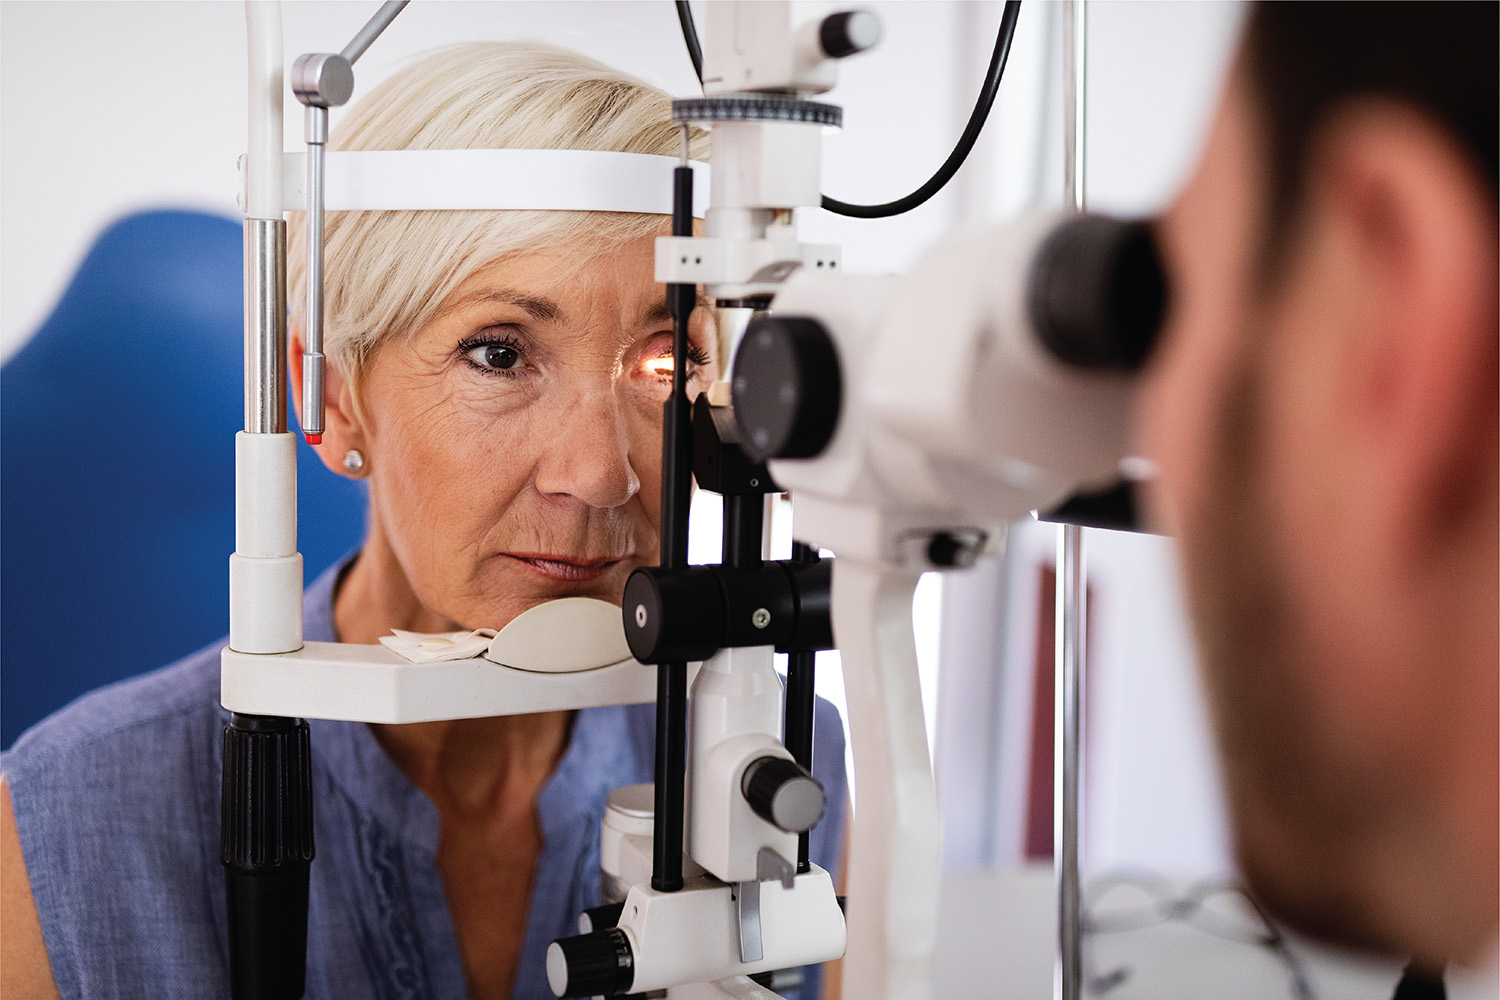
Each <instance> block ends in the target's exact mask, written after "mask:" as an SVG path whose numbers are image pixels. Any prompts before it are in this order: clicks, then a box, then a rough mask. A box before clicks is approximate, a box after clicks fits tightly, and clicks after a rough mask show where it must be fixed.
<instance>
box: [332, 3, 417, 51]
mask: <svg viewBox="0 0 1500 1000" xmlns="http://www.w3.org/2000/svg"><path fill="white" fill-rule="evenodd" d="M406 4H407V0H389V2H388V3H384V4H381V5H380V9H379V10H377V11H376V12H375V16H374V17H372V18H370V20H369V21H368V22H366V24H365V26H364V27H363V28H360V29H359V34H357V35H355V36H354V37H353V38H352V39H350V41H349V44H348V45H345V46H344V51H343V52H340V53H339V55H341V56H343V57H344V58H345V59H347V60H349V64H350V65H351V66H352V65H353V64H354V63H356V62H358V61H359V57H360V56H362V55H364V54H365V49H368V48H369V47H370V43H372V42H374V41H375V39H377V38H379V37H380V33H381V32H382V31H384V30H385V29H386V28H387V27H388V26H389V25H390V23H391V22H392V21H394V20H395V19H396V15H397V14H399V13H401V8H402V7H405V6H406Z"/></svg>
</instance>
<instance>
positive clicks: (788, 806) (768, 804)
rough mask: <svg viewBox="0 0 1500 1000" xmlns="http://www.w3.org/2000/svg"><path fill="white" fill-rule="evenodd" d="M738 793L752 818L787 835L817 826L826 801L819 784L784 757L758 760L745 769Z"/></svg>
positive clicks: (800, 766)
mask: <svg viewBox="0 0 1500 1000" xmlns="http://www.w3.org/2000/svg"><path fill="white" fill-rule="evenodd" d="M740 791H741V792H743V793H744V795H745V801H746V802H748V803H750V808H751V809H753V810H755V815H757V816H759V817H760V818H761V819H763V820H765V821H766V822H767V823H770V824H771V825H772V826H775V827H776V828H777V829H780V830H785V831H786V832H787V833H803V832H805V831H807V830H811V829H812V828H813V827H815V826H817V825H818V821H819V820H820V819H822V818H823V809H824V807H825V806H827V804H828V797H827V795H825V794H824V792H823V783H822V782H820V781H819V780H818V779H817V778H814V777H813V776H812V775H810V774H808V773H807V771H805V770H803V768H802V765H800V764H798V763H797V762H796V761H794V760H788V759H787V758H785V757H770V756H767V757H760V758H757V759H756V760H753V761H751V762H750V765H749V766H748V767H746V768H745V776H744V777H743V778H741V779H740Z"/></svg>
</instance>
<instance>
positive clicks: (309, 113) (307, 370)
mask: <svg viewBox="0 0 1500 1000" xmlns="http://www.w3.org/2000/svg"><path fill="white" fill-rule="evenodd" d="M306 119H307V134H306V138H307V329H306V330H305V331H304V337H305V343H304V344H303V347H304V348H305V349H306V350H305V353H304V354H303V355H302V431H303V433H304V434H307V435H308V436H309V437H317V436H319V435H321V434H322V433H323V377H324V371H325V364H326V360H325V358H324V355H323V150H324V147H325V146H326V144H327V142H328V109H327V108H324V107H318V106H317V105H308V107H307V108H306Z"/></svg>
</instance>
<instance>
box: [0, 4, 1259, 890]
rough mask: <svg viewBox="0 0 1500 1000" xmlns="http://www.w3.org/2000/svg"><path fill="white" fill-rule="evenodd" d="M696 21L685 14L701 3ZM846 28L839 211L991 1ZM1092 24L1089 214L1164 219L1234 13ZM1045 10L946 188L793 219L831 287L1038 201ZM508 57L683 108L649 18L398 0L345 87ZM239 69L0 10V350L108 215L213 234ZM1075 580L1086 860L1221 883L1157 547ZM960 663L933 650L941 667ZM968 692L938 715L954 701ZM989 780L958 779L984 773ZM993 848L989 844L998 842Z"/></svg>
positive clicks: (931, 132)
mask: <svg viewBox="0 0 1500 1000" xmlns="http://www.w3.org/2000/svg"><path fill="white" fill-rule="evenodd" d="M376 6H377V4H376V3H375V2H374V0H369V2H357V3H356V2H321V0H305V2H291V3H287V4H286V5H285V7H284V19H285V30H286V45H285V51H286V54H287V58H288V59H289V60H290V59H291V58H292V57H294V56H295V55H296V54H298V53H300V52H304V51H324V50H329V49H333V50H337V49H338V48H341V47H342V46H343V44H344V43H345V42H346V41H347V40H348V38H349V37H350V36H351V35H352V34H353V33H354V31H355V30H356V29H357V28H358V27H359V26H360V25H361V24H362V23H363V22H364V20H365V19H366V18H367V17H368V15H369V14H370V13H372V12H373V11H374V9H375V7H376ZM695 6H698V7H699V10H700V15H701V4H695ZM863 6H868V7H872V8H874V9H875V10H876V11H878V12H879V13H880V14H881V16H882V17H883V18H884V19H885V23H886V39H885V42H884V43H883V44H882V46H881V48H880V49H879V50H878V51H876V52H874V53H871V54H868V55H866V56H862V57H860V58H858V59H854V60H850V61H849V62H848V63H846V64H845V66H844V67H843V70H842V82H841V84H840V86H839V88H838V90H836V91H835V92H834V93H833V94H832V95H830V96H829V99H831V100H833V101H835V102H838V103H842V104H843V105H844V106H845V123H846V125H845V129H844V131H843V132H842V133H841V134H839V135H837V136H834V137H831V138H830V139H829V141H828V143H827V152H826V161H825V173H824V180H825V185H824V186H825V190H826V191H827V192H828V193H830V194H832V195H835V196H837V197H840V198H842V199H844V200H846V201H857V200H886V199H889V198H892V197H895V196H897V195H900V194H904V193H906V192H907V191H909V190H911V189H912V188H914V187H915V186H916V185H917V184H918V183H920V182H921V181H922V180H924V179H925V178H926V177H927V176H928V174H929V173H930V172H931V171H932V170H933V169H934V168H935V167H936V166H937V164H938V163H939V162H941V160H942V159H943V157H944V156H945V155H946V154H947V152H948V149H949V147H950V145H951V143H952V141H953V139H954V138H955V137H956V136H957V135H958V133H959V131H960V129H961V128H962V125H963V122H964V121H965V119H966V118H967V116H968V113H969V110H970V106H971V105H972V101H973V96H974V94H975V92H976V91H977V87H978V81H979V78H980V75H981V74H982V71H983V68H984V65H985V63H986V62H987V60H988V56H989V51H990V47H991V45H992V44H993V38H994V32H995V28H996V25H997V24H998V22H999V16H1000V3H999V2H998V0H974V2H968V3H957V4H949V3H939V2H873V3H865V4H863ZM1089 9H1090V12H1091V13H1090V18H1091V33H1090V61H1089V72H1090V81H1089V82H1090V90H1089V95H1090V110H1089V133H1088V142H1089V157H1090V159H1089V168H1088V173H1087V183H1088V188H1089V192H1090V198H1091V203H1092V204H1093V205H1094V206H1095V207H1098V208H1103V209H1111V210H1118V211H1129V212H1145V211H1150V210H1152V209H1154V208H1156V207H1157V206H1159V205H1161V204H1162V203H1163V202H1164V201H1165V200H1166V199H1167V197H1168V196H1169V195H1170V193H1171V191H1172V190H1173V189H1174V188H1175V186H1176V185H1177V183H1178V182H1179V180H1180V178H1181V176H1182V175H1183V174H1184V172H1185V171H1186V169H1187V167H1188V166H1189V164H1190V163H1191V160H1192V158H1193V156H1194V154H1195V151H1196V148H1197V145H1198V143H1199V142H1200V140H1201V134H1202V129H1203V125H1204V121H1205V116H1206V114H1207V111H1208V109H1209V107H1210V105H1211V103H1212V100H1213V98H1214V96H1215V91H1216V89H1217V86H1218V78H1219V76H1220V74H1221V73H1222V69H1223V66H1224V64H1225V61H1226V58H1227V54H1228V50H1229V45H1230V43H1231V40H1232V36H1233V32H1234V30H1235V26H1236V23H1237V20H1238V17H1239V10H1238V8H1237V6H1235V5H1233V4H1224V3H1142V2H1133V0H1132V2H1125V0H1120V2H1106V0H1099V2H1095V3H1093V4H1091V5H1090V8H1089ZM1056 13H1057V8H1056V5H1055V4H1049V3H1045V2H1040V0H1030V2H1028V3H1027V4H1026V5H1025V7H1024V8H1023V11H1022V15H1021V20H1020V27H1019V30H1018V33H1017V38H1016V41H1015V46H1014V49H1013V51H1012V55H1011V60H1010V65H1009V68H1008V69H1007V74H1006V80H1005V83H1004V85H1003V86H1002V88H1001V94H1000V99H999V101H998V104H997V108H996V111H995V114H994V116H993V118H992V121H991V124H990V127H989V129H988V130H987V133H986V137H985V139H984V140H982V141H981V143H980V146H979V148H978V149H977V150H976V151H975V154H974V157H973V158H972V160H971V163H970V165H969V166H968V167H966V168H965V169H964V170H963V171H962V172H960V174H959V176H958V178H957V179H956V180H955V182H954V183H953V184H952V185H951V186H950V189H949V190H948V191H945V192H944V193H943V194H941V195H939V196H938V197H937V198H936V199H934V200H933V201H932V202H930V203H929V204H928V205H926V206H924V207H923V208H921V209H919V210H917V211H916V212H913V213H911V214H910V215H907V216H904V217H901V218H898V219H892V220H883V221H872V222H861V221H851V220H843V219H837V218H833V217H831V216H828V215H826V214H824V213H821V212H805V213H803V218H802V220H801V225H802V227H803V231H804V234H805V238H807V239H810V240H828V241H833V242H839V243H842V244H843V246H844V254H845V266H846V270H853V271H855V272H867V273H868V272H883V271H899V270H901V269H903V268H905V267H907V266H909V264H910V263H911V262H912V260H913V259H914V258H915V257H916V256H917V255H918V254H919V253H921V252H922V251H923V250H924V249H926V248H927V247H928V246H930V245H931V244H932V243H933V242H935V241H936V240H937V239H939V238H940V237H941V235H942V234H943V233H945V232H948V231H951V230H953V229H955V228H963V227H969V226H974V225H980V224H983V223H987V222H995V221H1000V220H1003V219H1006V218H1009V217H1012V216H1014V215H1015V214H1016V213H1017V212H1018V211H1020V210H1021V209H1022V208H1024V207H1025V206H1027V205H1029V204H1034V203H1037V202H1038V200H1039V199H1049V198H1050V199H1053V200H1055V199H1056V197H1057V191H1058V190H1059V189H1060V184H1059V176H1060V169H1059V167H1058V166H1057V165H1058V163H1059V156H1058V150H1059V140H1058V135H1059V129H1058V113H1057V109H1058V101H1059V94H1058V88H1057V86H1056V85H1055V84H1056V78H1055V73H1056V47H1057V32H1056V30H1055V16H1056ZM700 20H701V16H700ZM528 37H531V38H542V39H546V40H549V41H554V42H558V43H561V44H564V45H569V46H572V47H574V48H577V49H579V50H581V51H584V52H586V53H588V54H590V55H593V56H595V57H597V58H600V59H602V60H604V61H606V62H610V63H612V64H615V65H617V66H620V67H621V68H623V69H626V70H628V71H631V72H634V73H636V74H638V75H640V76H643V77H645V78H647V79H648V80H651V81H653V82H655V83H657V84H659V85H660V86H662V87H664V88H665V89H667V90H668V91H671V92H673V93H679V94H684V95H686V94H691V93H693V92H694V90H695V86H696V81H695V80H694V78H693V75H692V71H691V68H690V66H689V63H688V61H687V58H686V56H685V54H684V51H683V48H682V44H681V40H680V36H679V34H678V29H677V24H676V18H675V15H674V13H673V11H672V7H671V5H670V4H668V3H667V2H666V0H651V2H634V0H622V2H607V3H596V2H571V3H560V2H554V3H519V2H505V3H473V2H448V0H416V2H415V3H413V4H411V5H410V6H409V7H408V8H407V9H406V11H405V12H404V13H402V15H401V16H400V17H399V18H398V19H397V21H396V23H395V25H394V26H393V27H392V28H391V29H390V31H389V32H388V33H387V34H386V36H385V37H383V38H382V39H381V40H380V41H378V42H377V43H376V44H375V46H374V47H372V48H371V49H370V51H369V52H368V53H367V54H366V55H365V57H364V58H363V59H362V60H361V61H360V63H359V64H358V66H357V83H358V86H359V87H360V88H361V89H362V88H365V87H368V86H370V85H371V84H372V83H373V82H375V81H376V80H378V79H380V78H382V77H384V76H385V75H387V74H388V73H390V72H391V71H392V70H393V69H395V68H396V67H398V66H399V65H400V64H401V62H402V61H403V60H405V59H407V58H409V57H410V56H411V55H412V54H414V53H416V52H420V51H422V50H425V49H428V48H432V47H434V46H436V45H441V44H445V43H449V42H457V41H462V40H468V39H474V38H528ZM244 55H245V43H244V21H243V9H242V7H241V5H240V4H239V3H237V2H231V0H198V2H194V3H182V2H157V0H124V2H75V3H54V2H25V0H7V2H4V3H0V354H4V355H8V354H9V353H10V352H12V351H13V350H14V349H15V348H16V346H18V345H19V344H20V343H22V342H24V339H25V337H26V336H27V335H28V334H29V333H30V332H31V331H32V330H33V329H34V328H35V327H36V326H37V325H38V324H39V323H40V322H41V320H42V319H43V318H44V317H45V315H46V314H47V312H48V311H49V310H50V309H51V307H52V305H53V304H54V303H55V301H56V299H57V297H58V295H59V294H60V293H61V291H62V288H63V286H64V283H65V282H66V280H67V278H68V276H69V275H70V274H71V271H72V269H73V267H74V266H76V264H77V262H78V261H79V259H80V258H81V256H82V254H83V253H84V251H85V250H86V249H87V247H88V245H89V244H90V242H91V241H92V239H93V238H94V236H95V235H96V234H97V233H98V231H99V230H100V229H102V227H104V226H105V225H106V224H107V223H108V222H109V221H110V220H111V219H113V218H115V217H117V216H118V215H120V214H122V213H124V212H128V211H130V210H133V209H136V208H141V207H146V206H159V205H177V206H192V207H199V208H205V209H209V210H212V211H218V212H222V213H224V214H225V215H229V216H232V215H234V193H235V185H236V173H235V159H236V157H237V156H238V155H239V153H240V152H241V151H242V150H243V147H244V105H245V86H244V80H243V75H244V67H243V64H244ZM288 107H289V111H288V114H287V126H286V127H287V137H286V140H287V145H288V148H295V147H296V145H297V144H298V143H299V142H300V132H301V120H300V119H301V115H300V109H299V108H297V106H296V104H295V101H294V100H293V99H292V98H291V97H290V95H288ZM337 114H338V113H337V112H335V117H334V121H335V125H336V124H337V120H338V117H337ZM105 334H106V335H107V331H105ZM1048 530H1050V529H1043V528H1023V529H1022V532H1021V537H1024V538H1026V539H1028V541H1027V542H1026V543H1025V544H1027V545H1030V546H1031V547H1030V548H1025V547H1024V545H1021V546H1018V548H1017V552H1018V553H1020V552H1022V551H1023V549H1024V551H1025V552H1027V553H1030V555H1029V556H1027V558H1033V557H1034V558H1037V559H1041V558H1045V549H1046V544H1045V543H1046V539H1045V537H1043V536H1036V537H1033V534H1034V532H1043V533H1045V532H1046V531H1048ZM1038 538H1040V541H1038ZM1017 558H1020V556H1019V555H1018V556H1017ZM1090 558H1091V564H1092V566H1093V570H1094V574H1095V588H1096V591H1097V592H1098V593H1099V595H1100V596H1099V603H1098V608H1099V613H1100V615H1101V621H1100V625H1099V633H1098V638H1099V640H1100V641H1099V642H1098V643H1097V644H1096V647H1095V650H1096V656H1097V659H1098V661H1099V674H1098V676H1099V677H1100V678H1101V679H1102V680H1101V689H1100V690H1099V692H1098V696H1097V704H1096V705H1094V706H1093V710H1094V715H1095V725H1096V730H1095V736H1096V742H1095V747H1094V757H1095V760H1096V762H1099V761H1102V763H1097V765H1096V767H1095V770H1094V772H1093V774H1092V776H1091V786H1090V808H1091V812H1090V816H1091V821H1090V822H1091V825H1090V839H1089V844H1090V850H1091V851H1092V854H1091V857H1092V859H1093V860H1094V861H1097V862H1099V863H1109V864H1114V863H1123V862H1128V861H1136V862H1139V863H1147V864H1160V865H1162V866H1168V863H1169V862H1171V861H1173V860H1174V859H1176V860H1178V861H1180V862H1185V863H1187V864H1188V865H1189V866H1190V867H1192V868H1194V869H1206V868H1214V867H1221V866H1222V865H1223V864H1225V863H1226V862H1225V855H1224V847H1223V835H1222V823H1221V820H1220V818H1219V804H1218V799H1217V791H1216V786H1215V783H1214V780H1213V768H1212V764H1211V757H1210V751H1209V747H1208V743H1207V741H1206V738H1205V736H1204V727H1203V723H1202V718H1201V710H1200V707H1199V701H1198V699H1197V695H1196V690H1195V688H1194V686H1193V682H1192V664H1191V655H1190V652H1189V644H1188V642H1187V640H1186V638H1185V634H1184V630H1183V627H1182V622H1181V613H1180V611H1179V608H1178V600H1177V596H1176V584H1175V576H1174V573H1173V570H1172V568H1171V557H1170V548H1169V546H1168V545H1167V544H1166V543H1164V542H1161V541H1157V540H1150V539H1126V540H1103V541H1100V542H1098V543H1097V544H1094V543H1091V554H1090ZM1033 568H1034V564H1033ZM1012 569H1013V570H1014V571H1015V572H1021V570H1019V569H1016V568H1015V566H1014V565H1013V567H1012ZM1013 610H1014V609H1013ZM936 620H937V615H936V612H935V611H928V612H926V613H924V615H923V617H922V621H921V622H920V626H921V636H920V639H921V643H920V644H921V648H922V649H923V650H924V651H927V655H924V675H925V680H926V681H927V682H928V684H929V692H928V693H929V695H930V696H931V697H930V700H933V701H934V702H935V695H932V692H931V687H933V686H935V684H934V683H933V681H934V679H935V676H936V673H937V671H936V668H935V666H934V663H933V659H934V657H933V656H932V655H931V653H930V651H931V650H933V649H935V647H936V645H937V624H936ZM994 624H995V623H993V622H991V623H985V622H977V621H976V622H975V623H973V626H972V628H971V629H969V630H968V634H970V635H990V639H989V640H987V641H992V642H999V641H1002V640H1003V639H1004V636H1003V635H1000V633H1001V632H1004V628H1003V627H999V626H997V627H994V628H992V626H994ZM1008 624H1009V623H1006V622H1001V623H1000V626H1006V625H1008ZM1024 627H1026V628H1029V627H1030V623H1029V622H1026V623H1025V624H1024ZM1014 631H1015V630H1011V631H1010V632H1009V633H1006V634H1009V635H1012V637H1013V636H1014ZM992 632H993V633H994V634H993V635H991V633H992ZM946 634H947V633H945V635H946ZM945 641H946V640H945ZM957 652H961V650H957V649H944V650H943V656H944V657H947V656H949V655H950V654H955V655H956V653H957ZM824 673H825V674H828V671H824ZM955 676H958V675H957V674H955ZM838 682H839V678H837V677H836V676H832V677H829V678H828V680H827V683H828V684H829V685H830V688H829V689H830V690H832V691H835V693H836V689H837V686H838ZM964 694H965V692H963V691H959V692H955V693H953V694H951V695H950V696H949V701H950V703H952V702H953V701H954V700H955V699H958V700H963V696H964ZM969 700H971V701H972V700H973V699H972V698H971V699H969ZM997 704H998V703H997ZM932 707H933V708H936V705H935V704H934V705H933V706H932ZM997 711H998V708H997ZM929 718H931V719H938V715H937V714H935V713H933V712H930V713H929ZM994 721H995V720H994V719H993V718H991V719H990V725H992V726H993V724H994ZM957 732H959V731H958V730H955V733H957ZM1004 735H1005V736H1006V738H1009V737H1011V736H1012V735H1019V734H1012V733H1006V734H1004ZM937 736H938V739H939V741H940V742H941V741H942V740H944V739H948V740H949V741H950V742H952V741H955V740H960V741H961V736H960V735H945V733H944V730H943V726H942V724H941V722H940V723H939V726H938V732H937ZM1002 742H1003V740H1002ZM978 752H979V751H978V750H977V749H975V748H972V747H965V746H962V745H960V746H957V747H955V748H954V750H953V754H950V757H953V755H954V754H956V755H957V756H956V758H955V759H959V760H968V761H970V763H972V761H973V754H974V753H978ZM966 753H967V754H968V756H967V757H966V756H965V754H966ZM940 756H941V753H940ZM1007 759H1009V758H1007ZM989 764H990V762H988V761H986V762H984V766H983V767H980V768H978V769H977V770H978V771H980V772H985V773H988V772H987V771H986V769H987V768H989ZM971 770H973V769H971ZM959 774H960V769H950V773H949V777H950V779H952V780H951V781H950V782H949V783H948V785H949V787H960V788H962V787H965V786H964V785H963V783H962V782H961V781H959ZM975 780H978V779H975ZM984 780H988V778H986V779H984ZM1168 790H1175V791H1172V793H1171V794H1167V792H1168ZM994 805H995V804H994V803H993V802H991V806H994ZM950 806H951V807H952V808H953V809H954V814H953V816H951V817H950V819H952V820H953V822H954V823H955V824H957V825H962V824H965V823H966V824H968V827H969V829H971V830H972V829H975V828H977V827H976V824H990V827H991V829H992V830H993V829H995V828H996V826H997V824H1001V825H1003V824H1004V823H1007V822H1010V821H1012V820H1013V819H1014V817H1013V816H1007V815H1004V814H997V813H995V812H993V811H976V810H975V809H974V808H968V809H967V812H965V808H964V802H963V796H962V795H953V796H950ZM999 834H1000V839H1001V840H1002V841H1003V840H1004V838H1005V837H1006V836H1010V831H1008V829H1000V830H999Z"/></svg>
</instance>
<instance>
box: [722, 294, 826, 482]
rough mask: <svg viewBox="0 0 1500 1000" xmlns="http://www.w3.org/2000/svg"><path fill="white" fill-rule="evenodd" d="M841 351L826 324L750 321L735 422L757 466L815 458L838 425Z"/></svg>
mask: <svg viewBox="0 0 1500 1000" xmlns="http://www.w3.org/2000/svg"><path fill="white" fill-rule="evenodd" d="M841 387H842V379H841V377H840V375H839V357H838V350H837V348H835V347H834V344H833V339H832V338H831V337H830V336H829V335H828V331H827V330H826V329H824V328H823V324H821V323H819V322H818V321H817V320H815V319H809V318H805V317H799V316H761V317H758V318H756V319H754V320H752V321H751V322H750V325H749V327H748V328H747V329H746V330H745V336H744V339H742V340H741V341H740V346H739V350H738V351H736V352H735V356H734V419H735V423H736V424H737V425H738V426H739V431H740V447H742V448H744V449H745V452H746V453H747V454H748V455H749V456H750V457H751V458H752V459H754V460H755V461H762V460H764V459H766V458H812V457H813V456H815V455H817V454H819V453H821V452H822V451H823V449H824V448H826V447H827V446H828V442H829V441H830V440H832V438H833V432H834V430H835V428H836V427H837V426H838V419H839V405H840V395H841Z"/></svg>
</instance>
